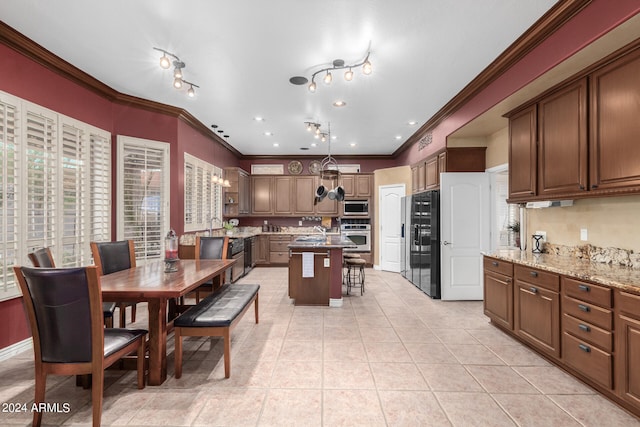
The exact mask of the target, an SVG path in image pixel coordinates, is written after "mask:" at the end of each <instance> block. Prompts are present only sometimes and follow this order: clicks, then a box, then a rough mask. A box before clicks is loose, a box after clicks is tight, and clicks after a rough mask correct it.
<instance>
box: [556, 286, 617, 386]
mask: <svg viewBox="0 0 640 427" xmlns="http://www.w3.org/2000/svg"><path fill="white" fill-rule="evenodd" d="M611 308H612V298H611V289H609V288H606V287H603V286H599V285H596V284H594V283H590V282H586V281H580V280H576V279H571V278H568V277H563V278H562V360H563V361H564V363H566V364H567V365H568V366H570V367H571V368H573V369H575V370H576V371H578V372H579V373H581V374H582V375H584V376H586V377H587V378H589V379H590V380H592V381H595V382H597V383H598V384H600V385H601V386H603V387H605V388H607V389H612V388H613V311H612V309H611Z"/></svg>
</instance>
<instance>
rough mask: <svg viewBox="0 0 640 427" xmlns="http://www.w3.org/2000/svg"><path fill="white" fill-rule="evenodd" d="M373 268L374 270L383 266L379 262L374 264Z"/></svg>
mask: <svg viewBox="0 0 640 427" xmlns="http://www.w3.org/2000/svg"><path fill="white" fill-rule="evenodd" d="M373 269H374V270H382V268H381V267H380V265H378V264H373Z"/></svg>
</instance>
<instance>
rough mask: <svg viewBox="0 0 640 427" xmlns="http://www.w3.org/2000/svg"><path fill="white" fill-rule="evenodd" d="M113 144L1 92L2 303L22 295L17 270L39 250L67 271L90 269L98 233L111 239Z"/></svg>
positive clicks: (89, 128)
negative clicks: (48, 253) (92, 242)
mask: <svg viewBox="0 0 640 427" xmlns="http://www.w3.org/2000/svg"><path fill="white" fill-rule="evenodd" d="M110 140H111V136H110V134H109V133H108V132H105V131H103V130H100V129H97V128H94V127H92V126H89V125H87V124H85V123H82V122H79V121H77V120H74V119H72V118H69V117H66V116H64V115H62V114H58V113H56V112H54V111H51V110H47V109H45V108H42V107H40V106H38V105H35V104H32V103H30V102H27V101H23V100H21V99H19V98H16V97H12V96H10V95H8V94H5V93H4V92H0V231H1V233H0V280H2V282H1V283H0V300H2V299H8V298H13V297H15V296H18V295H19V290H18V288H17V286H16V283H15V280H14V277H13V271H12V269H11V267H12V266H13V265H30V262H29V261H28V259H27V254H28V253H29V252H31V251H33V250H34V249H38V248H41V247H49V248H50V249H51V252H52V254H53V257H54V260H55V262H56V265H58V266H61V267H62V266H66V267H71V266H80V265H87V264H89V263H90V260H91V255H90V254H91V250H90V247H89V242H90V240H91V239H92V238H93V237H94V236H95V235H96V234H95V233H94V232H93V231H92V230H93V228H96V229H100V230H101V233H102V234H101V236H103V237H105V236H106V237H105V238H103V239H99V240H106V239H109V238H110V232H109V230H110V223H111V219H110V218H111V213H110V210H109V206H110V205H109V203H110V200H111V189H110V181H111V155H110ZM94 152H101V153H102V154H101V155H95V156H94V155H93V153H94ZM92 176H99V178H98V181H99V182H100V183H101V184H100V185H98V184H96V185H95V186H94V184H93V183H94V180H93V179H91V177H92ZM98 187H100V188H98ZM105 206H106V209H105ZM96 240H98V239H96Z"/></svg>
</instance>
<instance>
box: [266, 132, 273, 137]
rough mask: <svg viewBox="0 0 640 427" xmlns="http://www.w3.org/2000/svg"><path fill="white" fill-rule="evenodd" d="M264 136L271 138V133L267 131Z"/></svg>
mask: <svg viewBox="0 0 640 427" xmlns="http://www.w3.org/2000/svg"><path fill="white" fill-rule="evenodd" d="M264 134H265V135H266V136H273V132H269V131H266V132H265V133H264Z"/></svg>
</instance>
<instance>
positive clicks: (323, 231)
mask: <svg viewBox="0 0 640 427" xmlns="http://www.w3.org/2000/svg"><path fill="white" fill-rule="evenodd" d="M313 229H314V230H315V231H319V232H321V233H322V237H327V230H326V229H325V228H324V227H322V226H320V225H314V226H313Z"/></svg>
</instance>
